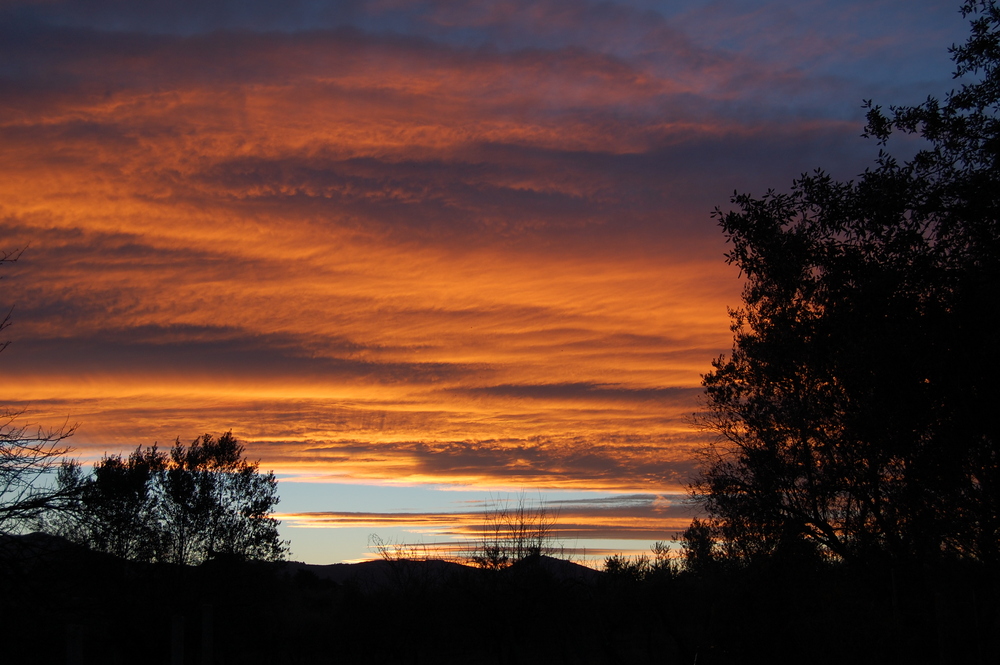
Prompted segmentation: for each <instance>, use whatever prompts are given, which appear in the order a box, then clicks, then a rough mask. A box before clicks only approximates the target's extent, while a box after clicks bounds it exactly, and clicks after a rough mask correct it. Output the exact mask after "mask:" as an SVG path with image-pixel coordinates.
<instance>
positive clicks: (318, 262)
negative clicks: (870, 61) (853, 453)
mask: <svg viewBox="0 0 1000 665" xmlns="http://www.w3.org/2000/svg"><path fill="white" fill-rule="evenodd" d="M98 5H100V6H99V7H98ZM355 5H357V6H356V7H355V10H356V14H357V16H360V17H362V18H361V19H358V20H360V21H361V23H359V24H357V25H354V24H350V23H348V24H340V23H337V22H336V21H334V22H333V23H330V24H322V25H320V23H321V22H320V23H317V24H316V25H313V22H311V19H310V21H306V22H305V24H304V25H302V26H299V27H293V28H288V27H287V26H285V27H281V26H284V24H281V26H274V27H272V24H271V23H267V26H266V29H264V28H263V27H262V28H260V29H254V28H247V27H245V25H244V24H243V23H239V22H237V23H236V24H234V25H233V26H226V25H222V26H221V27H219V28H218V29H213V30H209V29H208V28H205V29H203V30H200V29H197V28H190V29H189V28H188V27H185V25H186V24H183V21H182V22H181V23H178V24H174V23H171V22H170V21H168V20H166V18H164V17H161V18H162V19H163V21H162V26H161V25H160V23H157V24H156V29H155V30H151V29H147V28H148V26H147V28H139V27H135V26H143V25H146V23H144V21H145V20H146V19H144V18H143V16H144V14H143V12H142V11H140V10H135V12H138V13H135V14H134V15H133V13H129V12H132V10H129V11H127V12H125V14H128V17H130V18H128V20H126V18H124V14H123V15H122V16H123V17H119V18H121V22H117V21H112V22H110V23H109V24H108V25H114V26H116V27H115V28H114V29H110V28H109V27H107V26H104V25H97V26H90V27H87V26H88V25H89V24H87V23H86V21H87V20H90V19H88V18H87V17H84V18H80V16H82V15H79V16H78V15H77V14H76V13H75V12H76V9H75V8H74V7H72V6H69V5H67V6H63V5H62V4H59V3H55V5H53V6H52V7H51V8H50V9H51V11H53V12H56V13H58V12H68V13H66V16H68V17H70V18H67V19H66V22H65V23H62V24H60V23H51V24H50V23H49V22H47V19H44V17H42V18H39V19H38V21H37V22H36V23H37V24H31V25H28V24H25V26H26V27H25V26H22V28H23V29H22V28H18V30H20V32H17V31H15V32H16V35H15V36H16V37H17V39H16V40H13V41H11V40H7V41H6V42H3V43H0V56H2V57H3V58H5V59H6V60H5V61H10V62H11V63H14V64H12V65H11V66H10V67H7V68H6V69H2V68H0V84H2V86H3V88H2V90H3V93H2V95H0V99H2V101H0V141H2V142H3V146H4V148H3V150H2V151H0V233H2V242H0V248H15V247H28V250H27V251H26V252H25V253H24V255H23V257H22V259H21V260H20V261H19V262H18V263H17V264H16V265H15V266H7V267H6V268H5V271H4V281H3V283H2V287H3V288H2V290H0V297H2V300H3V303H4V304H6V305H10V304H16V309H15V310H14V326H13V327H11V328H10V329H9V331H8V332H9V334H10V337H11V339H12V341H13V344H12V345H11V346H10V348H8V349H7V350H6V351H5V352H4V354H3V356H2V357H0V367H2V368H3V372H4V382H3V384H2V385H0V403H2V404H4V405H7V406H10V407H11V408H26V409H29V410H30V413H31V418H32V419H33V420H34V421H37V422H39V423H42V424H43V425H58V424H60V423H62V422H66V421H67V420H68V422H70V423H74V422H78V423H79V424H80V427H79V429H78V430H77V433H76V435H75V436H74V437H73V439H72V443H73V445H74V446H75V447H76V449H77V450H76V454H77V455H79V456H80V457H81V458H83V459H87V460H94V459H97V458H99V457H100V456H101V455H102V454H104V453H105V452H117V451H120V450H123V449H128V448H132V447H134V446H136V445H139V444H147V445H148V444H150V443H152V442H153V441H158V442H160V445H164V444H169V443H170V442H172V441H173V440H174V439H175V437H178V436H180V437H181V439H182V440H190V439H193V438H194V437H195V436H197V435H199V434H201V433H203V432H216V433H218V432H220V431H225V430H228V429H232V430H233V432H234V434H235V435H236V436H237V437H238V438H240V439H241V440H244V441H245V442H247V444H248V448H249V452H250V454H251V456H253V457H255V458H257V457H259V458H260V459H261V464H262V466H263V467H264V468H267V469H274V470H275V471H277V472H278V473H280V474H282V476H283V478H284V480H285V481H286V482H289V483H291V482H298V483H302V484H308V483H313V484H319V483H324V482H325V483H330V482H337V483H359V484H364V483H368V484H374V485H382V484H384V485H394V486H399V485H413V486H417V485H427V486H446V487H467V488H475V489H477V490H480V489H481V490H483V491H485V490H489V489H494V488H499V487H504V488H530V489H538V488H547V489H552V490H560V491H579V492H585V491H607V492H611V493H615V494H616V495H617V494H621V493H637V492H638V493H650V494H657V493H668V492H679V491H682V490H683V487H684V485H685V483H686V482H687V480H688V478H689V477H690V474H691V472H692V470H693V468H694V466H695V464H696V461H695V455H694V452H695V450H696V449H697V447H698V446H699V445H701V444H702V443H703V442H704V440H705V436H706V435H705V434H704V433H702V432H699V431H698V430H697V428H696V427H695V426H694V425H693V424H692V422H691V414H692V412H694V411H696V410H697V409H698V407H699V399H700V397H699V395H700V389H699V385H700V375H701V374H702V373H704V372H706V371H707V370H708V369H709V368H710V362H711V360H712V359H713V358H715V357H717V356H718V355H719V354H720V353H723V352H725V351H726V350H727V348H728V347H729V345H730V341H731V333H730V331H729V317H728V314H727V306H732V305H735V304H737V303H738V302H739V295H740V280H739V279H738V276H737V275H736V274H735V271H734V270H732V269H730V268H728V267H727V266H726V265H724V262H723V253H724V251H725V245H724V241H723V239H722V238H721V236H720V234H719V233H718V231H717V229H716V227H715V225H714V223H713V221H712V220H711V218H710V211H711V210H712V208H713V206H715V205H719V204H724V203H725V201H726V197H727V196H728V195H729V194H730V193H731V192H732V190H733V189H734V188H740V189H744V188H750V187H751V186H755V185H756V183H758V182H759V181H761V180H766V182H767V183H768V184H770V185H774V183H776V182H777V183H780V182H785V181H786V180H787V179H788V178H790V177H793V176H794V175H797V174H798V173H800V172H801V171H803V170H806V169H810V168H813V167H814V166H815V165H816V164H815V162H814V160H813V156H814V154H818V152H819V151H821V150H828V149H829V148H830V146H836V147H837V150H840V148H839V146H841V145H842V144H843V143H844V139H845V137H854V136H855V135H856V134H857V131H858V124H857V122H855V121H854V120H851V119H845V115H844V113H842V112H840V111H837V112H833V113H814V112H812V110H815V108H817V107H816V106H815V105H816V104H819V103H820V102H817V101H816V100H820V101H822V100H825V99H828V98H830V97H831V96H832V95H840V93H841V92H842V89H841V88H839V87H838V86H841V85H843V84H842V83H841V82H837V81H833V80H832V79H831V78H830V77H828V76H825V75H820V74H815V73H814V72H812V71H810V70H808V68H805V67H797V66H794V65H783V66H780V67H778V66H776V65H775V61H774V60H773V58H772V56H771V55H767V54H765V53H764V52H765V51H768V49H767V48H764V46H767V44H765V45H764V46H761V44H759V43H756V42H753V40H752V39H751V38H749V37H747V36H746V35H744V34H743V33H742V32H739V31H735V32H734V33H733V34H734V35H737V36H738V37H739V39H738V40H737V41H738V42H739V44H741V45H742V47H743V48H745V49H746V50H745V52H734V51H732V50H727V49H729V47H728V46H726V47H719V46H710V45H709V44H715V41H718V40H719V39H722V38H720V37H718V35H717V34H716V32H717V31H714V32H712V31H708V30H702V28H698V29H697V30H696V31H695V32H697V33H698V36H692V34H694V33H691V34H689V33H688V32H685V30H686V29H687V30H689V31H690V30H692V29H694V28H691V26H695V27H697V26H702V27H704V24H705V21H706V20H707V19H706V17H705V15H704V10H703V9H699V8H687V9H685V10H683V11H681V10H677V13H676V14H675V15H671V16H670V17H669V18H668V17H667V16H666V15H663V16H661V15H659V14H656V13H655V12H651V11H645V10H643V11H639V10H637V9H634V8H631V7H624V6H618V5H615V4H614V3H596V4H590V3H583V2H580V3H577V2H573V3H560V2H544V3H537V2H532V3H514V4H510V3H500V4H497V3H454V2H448V3H415V2H404V3H380V2H374V3H372V2H360V3H352V5H351V6H352V7H354V6H355ZM88 6H89V5H88ZM310 6H311V5H310ZM296 7H298V5H296ZM91 10H92V11H93V16H105V14H104V13H102V12H108V11H111V12H112V13H114V12H117V11H123V12H124V11H125V9H123V8H119V9H113V8H110V9H109V8H108V7H105V6H104V5H102V4H101V3H97V4H96V5H95V7H93V8H91ZM91 10H88V11H91ZM298 10H302V11H306V10H305V9H304V8H303V7H298V9H297V10H296V11H298ZM24 11H25V12H28V10H27V9H25V10H24ZM32 11H33V10H32ZM242 11H246V12H250V13H252V11H254V10H253V9H252V8H249V7H248V8H245V10H241V12H242ZM289 11H292V10H291V9H289ZM310 11H311V10H310ZM330 11H331V12H332V14H331V16H332V15H333V14H336V13H337V11H339V9H336V8H332V9H330ZM28 13H31V12H28ZM237 13H239V12H237ZM307 13H308V12H307ZM397 13H401V14H399V15H400V16H405V17H406V19H405V22H404V23H405V25H406V26H408V27H407V28H406V29H407V30H410V29H412V30H414V31H416V32H414V33H413V34H412V35H408V34H406V35H404V34H401V33H400V30H401V29H400V28H398V26H399V25H403V24H404V23H393V22H392V20H390V19H391V18H392V17H393V16H396V14H397ZM12 15H13V14H12ZM60 15H61V14H60ZM221 15H222V14H220V16H221ZM248 15H249V14H248ZM338 15H339V14H338ZM4 16H6V14H4V15H3V16H0V29H7V28H5V27H4V26H6V24H5V23H3V21H5V20H7V19H5V18H4ZM87 16H90V14H88V15H87ZM157 16H159V15H158V14H157ZM836 16H838V17H839V16H840V14H839V13H836ZM73 17H76V18H73ZM365 17H367V18H365ZM387 17H388V18H387ZM8 18H9V17H8ZM147 18H148V17H147ZM203 18H204V17H203ZM43 19H44V20H43ZM362 19H363V20H362ZM397 19H398V16H397ZM10 20H12V21H13V20H14V19H10ZM93 20H98V19H96V18H95V19H93ZM101 20H103V19H101ZM149 20H153V21H154V23H156V22H157V21H160V19H155V20H154V19H149ZM205 20H206V21H208V22H207V23H205V25H214V24H213V23H212V22H211V20H208V19H205ZM212 20H214V19H212ZM248 20H250V19H248ZM269 20H270V19H269ZM318 20H319V19H317V21H318ZM382 20H385V21H387V23H386V25H387V26H397V27H387V28H386V29H385V30H380V29H378V28H377V27H373V26H377V24H378V22H379V21H382ZM393 20H395V19H393ZM717 20H720V19H718V18H717V17H716V18H712V21H713V23H712V25H714V21H717ZM742 20H749V21H751V22H753V21H758V20H760V16H759V15H758V14H754V16H752V17H743V18H742V19H736V18H727V19H726V20H725V21H724V24H725V25H728V26H730V27H733V26H737V25H738V24H739V21H742ZM831 20H839V19H836V17H834V18H831ZM80 21H82V22H83V23H80ZM129 21H134V22H135V23H129ZM366 21H367V22H366ZM730 21H731V22H730ZM251 23H252V21H251ZM81 25H83V26H84V27H79V26H81ZM129 25H132V26H133V27H132V28H129V27H128V26H129ZM248 25H249V24H248ZM754 25H756V23H754ZM74 26H77V27H74ZM168 26H174V27H173V28H171V27H168ZM359 26H360V27H359ZM161 27H162V29H161ZM286 28H287V29H286ZM143 30H146V31H145V32H144V31H143ZM172 30H173V31H174V33H175V34H172V32H171V31H172ZM699 30H700V32H698V31H699ZM449 31H457V32H449ZM470 31H471V32H470ZM477 31H478V32H477ZM709 32H712V34H711V35H710V34H709ZM758 32H760V31H758ZM472 33H475V34H476V35H479V36H480V37H482V39H483V40H484V41H478V42H477V41H476V40H474V39H472V40H471V41H469V42H466V41H465V37H466V36H468V34H472ZM4 34H7V33H4ZM11 34H14V33H11ZM754 34H756V33H754ZM761 34H764V33H763V32H761ZM470 39H471V37H470ZM522 39H523V40H526V41H525V43H524V44H521V42H520V41H519V40H522ZM550 40H551V43H550ZM713 40H715V41H713ZM748 40H749V42H753V43H749V44H748V43H747V42H748ZM723 41H724V40H723ZM765 41H766V40H765ZM806 42H808V43H806ZM789 43H790V44H793V45H794V48H795V49H798V50H797V51H796V53H799V52H801V53H804V54H808V56H809V58H810V60H809V62H811V63H817V62H820V61H822V58H823V57H827V56H824V55H823V54H824V53H825V54H827V55H829V54H830V53H835V52H836V49H837V48H840V46H841V41H839V40H832V41H830V40H827V41H824V40H822V39H811V40H806V41H802V40H792V41H791V42H789ZM789 48H792V47H789ZM866 48H867V49H868V50H866ZM872 48H874V47H870V46H869V47H866V46H865V45H864V44H853V43H852V45H851V50H850V52H849V54H853V55H851V57H856V58H863V57H866V53H868V54H870V52H873V51H871V49H872ZM876 51H877V49H876ZM768 53H770V51H768ZM793 55H794V54H793ZM788 60H789V62H793V61H796V60H795V58H794V57H789V58H788ZM816 66H817V67H819V65H816ZM817 71H819V70H817ZM831 91H832V92H831ZM859 99H860V97H859ZM793 102H794V103H793ZM790 104H791V106H789V105H790ZM858 113H859V114H860V112H858ZM810 151H812V152H810ZM852 163H853V162H852ZM852 168H853V167H852ZM775 174H780V175H778V176H775ZM748 183H749V184H748ZM643 506H644V507H642V508H641V510H639V509H637V510H638V512H634V513H630V514H629V515H623V516H618V517H615V516H613V515H612V514H611V513H608V512H599V511H598V512H592V513H588V514H587V515H578V516H577V517H579V519H578V520H576V521H573V520H569V521H567V523H566V526H565V529H567V530H572V529H577V531H578V532H579V533H585V534H591V535H593V534H597V533H599V532H600V533H604V534H605V535H608V534H613V533H617V534H619V536H622V535H623V534H631V535H636V534H640V535H641V536H642V537H646V536H648V535H651V534H652V533H654V532H657V533H658V532H660V531H662V530H664V529H671V530H672V529H675V527H677V525H678V524H679V523H680V522H679V520H683V519H684V517H683V516H680V515H679V514H674V513H670V515H669V516H667V515H666V514H665V513H664V514H659V513H656V511H655V510H654V508H653V507H652V504H650V505H646V504H643ZM314 508H315V510H313V507H309V508H307V509H301V510H300V509H298V508H296V509H294V510H289V513H288V514H287V515H286V516H285V517H286V519H287V520H288V522H289V523H291V524H294V525H298V526H302V527H305V526H308V525H316V524H324V525H326V526H330V525H334V524H335V525H337V526H338V528H340V527H343V528H348V527H345V526H344V524H346V523H347V522H346V521H350V520H361V522H358V524H360V523H363V524H365V525H367V524H370V523H374V522H378V521H379V520H382V521H383V523H386V524H388V523H390V522H393V520H397V522H398V520H403V519H404V518H403V517H398V519H397V518H396V517H391V514H390V512H387V511H375V510H373V511H367V512H368V513H370V515H369V516H368V517H364V518H362V517H357V516H355V517H350V516H349V515H348V513H350V512H351V511H348V510H339V509H338V510H331V509H330V508H329V507H328V506H321V505H320V506H315V507H314ZM567 510H568V509H567ZM643 511H645V512H643ZM358 512H359V513H363V512H366V511H364V510H360V511H358ZM436 514H437V513H432V512H427V513H426V515H425V517H424V518H421V519H425V518H426V520H430V521H431V522H433V520H435V519H440V520H444V521H442V522H441V523H440V524H437V525H436V526H434V528H435V529H438V528H440V529H444V530H445V531H447V530H448V529H452V530H453V531H454V534H453V535H455V534H459V533H465V532H464V531H462V530H463V529H465V528H466V527H467V525H468V523H467V522H464V521H462V520H466V519H468V518H470V515H471V513H470V514H466V513H464V512H463V511H461V510H457V511H454V512H453V513H448V514H449V515H451V517H447V518H445V517H440V516H439V517H434V515H436ZM441 514H442V515H443V514H444V513H441ZM323 515H325V517H324V516H323ZM455 515H460V516H463V517H461V519H459V518H456V517H454V516H455ZM412 519H416V518H412ZM338 520H339V521H338ZM364 520H368V521H367V522H365V521H364ZM455 520H458V521H457V522H456V521H455ZM404 521H405V520H404ZM393 523H396V522H393ZM435 524H436V523H435ZM574 524H575V525H576V526H573V525H574ZM601 525H603V526H601ZM355 526H356V524H355ZM411 526H419V525H416V524H414V525H411ZM602 529H603V531H602ZM616 529H617V531H616ZM445 531H441V533H445ZM631 535H630V536H629V537H631ZM609 537H615V536H609ZM623 537H624V536H623ZM637 537H638V536H637Z"/></svg>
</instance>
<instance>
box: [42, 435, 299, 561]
mask: <svg viewBox="0 0 1000 665" xmlns="http://www.w3.org/2000/svg"><path fill="white" fill-rule="evenodd" d="M243 453H244V446H243V444H241V443H240V442H239V441H238V440H237V439H236V438H235V437H234V436H233V435H232V433H231V432H227V433H225V434H223V435H222V436H220V437H219V438H215V437H213V436H212V435H210V434H205V435H204V436H201V437H198V438H197V439H195V440H194V441H193V442H192V443H191V445H189V446H184V445H183V444H181V443H180V441H179V440H178V441H177V442H175V444H174V446H173V447H172V448H171V450H170V452H169V454H167V453H164V452H161V451H159V450H158V449H157V447H156V446H155V445H153V446H152V447H148V448H143V447H142V446H140V447H139V448H137V449H136V450H135V451H133V452H132V453H131V454H130V455H129V456H128V457H125V458H123V457H121V456H120V455H109V456H106V457H104V459H102V460H101V461H100V462H98V463H97V464H96V465H95V466H94V471H93V473H92V474H90V475H86V476H85V475H84V474H83V473H82V471H81V468H80V466H79V465H78V464H73V463H69V464H66V465H65V466H64V467H63V469H62V470H61V473H60V477H59V483H60V486H61V487H63V488H65V490H66V491H67V492H69V491H75V492H76V495H77V496H78V497H79V498H78V501H77V503H76V506H75V510H73V511H71V512H68V513H67V512H64V513H61V514H59V515H56V516H54V519H52V520H50V522H49V524H48V528H49V529H50V530H51V531H53V532H55V533H57V534H59V535H63V536H65V537H67V538H70V539H71V540H74V541H76V542H79V543H81V544H85V545H87V546H88V547H91V548H92V549H96V550H98V551H103V552H109V553H111V554H115V555H117V556H120V557H123V558H128V559H134V560H140V561H166V562H171V563H179V564H198V563H202V562H204V561H206V560H208V559H210V558H213V557H216V556H226V557H237V558H240V559H256V560H265V561H271V560H277V559H282V558H284V556H285V554H286V553H287V551H288V547H287V543H286V542H284V541H282V540H281V538H280V537H279V534H278V528H277V527H278V524H279V522H278V520H276V519H275V518H274V517H272V516H271V513H272V512H273V510H274V506H275V505H276V504H277V503H278V494H277V480H276V479H275V477H274V474H273V473H261V472H260V470H259V468H258V463H257V462H250V461H248V460H246V459H245V458H244V455H243Z"/></svg>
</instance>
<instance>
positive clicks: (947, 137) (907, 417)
mask: <svg viewBox="0 0 1000 665" xmlns="http://www.w3.org/2000/svg"><path fill="white" fill-rule="evenodd" d="M962 11H963V13H964V14H965V15H967V16H968V15H975V16H976V18H975V20H974V21H973V22H972V35H971V37H970V39H969V40H968V42H967V43H966V44H965V45H964V46H962V47H953V48H952V53H953V59H954V61H955V62H956V64H957V69H956V77H961V76H971V77H972V78H973V79H974V80H973V81H972V82H970V83H967V84H965V85H963V86H962V87H961V88H960V89H959V90H957V91H954V92H952V93H951V94H949V95H948V96H947V97H946V98H945V100H944V101H943V102H940V101H938V100H937V99H934V98H928V100H927V101H926V102H925V103H923V104H921V105H919V106H913V107H900V108H890V109H889V111H888V113H886V112H884V111H883V110H882V109H881V108H880V107H878V106H873V105H871V103H867V107H868V109H869V110H868V124H867V127H866V132H865V133H866V135H867V136H870V137H874V138H876V139H877V140H878V141H879V143H880V145H881V144H885V143H886V142H887V141H888V139H889V137H890V135H891V134H892V133H893V132H894V131H902V132H907V133H916V134H919V135H920V136H921V137H922V138H923V139H924V140H925V141H926V143H927V147H925V149H923V150H921V151H920V152H919V153H918V154H917V155H916V156H915V157H914V158H913V159H912V160H909V161H907V162H905V163H902V164H900V163H899V162H897V161H896V160H895V159H894V158H893V157H892V156H890V155H888V154H887V153H885V152H884V151H881V152H880V155H879V158H878V160H877V163H876V166H875V168H872V169H869V170H866V171H865V172H864V174H863V175H861V176H860V177H859V179H858V180H857V181H856V182H854V181H852V182H846V183H845V182H836V181H834V180H833V179H832V178H831V177H830V176H829V175H827V174H826V173H824V172H822V171H816V172H815V173H813V174H808V175H803V176H802V178H800V179H799V180H797V181H795V182H794V183H793V186H792V190H791V192H790V193H787V194H784V193H776V192H774V191H769V192H768V193H767V194H765V195H764V196H763V197H762V198H760V199H755V198H753V197H751V196H749V195H745V194H743V195H734V197H733V199H732V202H733V203H734V204H735V206H736V208H737V209H736V210H734V211H731V212H722V211H719V210H717V211H716V216H717V218H718V219H719V221H720V223H721V226H722V228H723V231H724V232H725V234H726V236H727V238H728V240H729V241H730V242H731V243H732V250H731V251H730V252H729V253H728V254H727V260H728V262H730V263H732V264H735V265H737V266H739V268H740V269H741V271H742V273H743V274H744V275H745V276H746V280H747V283H746V287H745V290H744V294H743V301H744V305H743V307H742V308H740V309H738V310H735V311H732V312H731V316H732V319H733V325H732V329H733V332H734V346H733V350H732V353H731V354H730V355H729V356H728V357H725V356H723V357H721V358H719V359H717V360H716V361H715V362H714V363H713V366H714V370H713V371H712V372H710V373H709V374H707V375H706V376H705V377H704V386H705V391H706V396H707V410H706V413H705V414H704V415H703V418H704V424H705V425H706V426H707V427H708V428H710V429H711V430H714V431H715V432H717V433H718V434H719V435H720V439H719V441H718V442H717V443H716V444H715V445H714V446H712V447H711V448H710V449H709V450H708V451H707V453H706V460H705V465H704V468H703V472H702V475H701V476H700V478H699V479H698V480H697V482H696V483H695V484H694V485H693V488H692V489H693V492H694V494H695V496H696V498H698V499H699V500H700V501H701V502H702V503H703V504H704V506H705V508H706V509H707V511H708V514H709V516H710V519H709V520H708V521H707V522H705V523H702V524H699V525H697V526H698V528H697V529H695V531H693V532H692V533H691V535H692V536H693V537H696V540H695V541H692V542H693V546H697V547H702V548H704V545H705V543H706V542H707V543H709V544H710V545H709V546H710V547H715V548H716V549H718V550H719V552H718V553H722V554H726V555H729V557H730V558H732V559H736V560H740V561H752V560H755V559H759V558H761V557H773V556H776V555H781V554H782V553H786V554H794V555H795V556H797V557H801V556H806V555H808V556H813V555H819V556H834V557H837V558H842V559H848V560H863V561H872V560H878V559H890V560H901V559H909V560H914V559H915V560H921V561H933V560H936V559H938V558H940V557H942V556H953V557H958V558H969V559H972V560H977V561H982V562H989V563H992V564H996V563H1000V551H998V543H1000V517H998V516H1000V450H998V448H997V443H998V437H997V424H996V419H995V417H993V416H992V415H990V414H991V411H992V408H993V402H994V400H993V396H994V393H995V389H994V388H993V384H994V383H995V377H996V376H997V373H998V371H1000V362H998V361H1000V356H998V352H997V345H996V344H995V336H996V332H997V330H998V329H1000V317H998V310H997V308H996V307H995V306H994V303H995V302H996V301H997V298H998V296H1000V226H998V210H1000V169H998V166H1000V164H998V159H1000V135H998V132H997V129H998V118H997V112H998V109H1000V75H998V71H997V65H998V62H1000V9H998V7H997V5H996V3H995V2H993V1H992V0H991V1H981V2H967V3H966V4H965V5H964V6H963V8H962ZM706 527H707V528H708V529H709V530H710V532H711V536H710V537H708V539H707V540H706V538H705V533H702V531H704V529H705V528H706ZM713 539H718V540H719V543H720V544H719V545H711V543H712V541H713ZM692 551H693V550H692ZM705 554H706V553H705V552H700V553H699V555H698V556H699V557H700V559H701V560H702V561H707V560H709V559H710V558H711V557H710V556H705Z"/></svg>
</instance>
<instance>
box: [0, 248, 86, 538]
mask: <svg viewBox="0 0 1000 665" xmlns="http://www.w3.org/2000/svg"><path fill="white" fill-rule="evenodd" d="M20 256H21V250H14V251H9V252H3V253H0V267H2V266H6V265H9V264H11V263H14V262H15V261H17V260H18V258H20ZM10 322H11V311H8V312H7V313H6V314H5V315H4V316H3V318H2V319H0V331H3V330H5V329H6V328H7V327H8V326H10ZM8 344H9V342H8V341H3V342H0V351H3V350H4V349H6V348H7V345H8ZM23 415H24V412H23V411H16V410H9V409H2V410H0V535H4V534H7V533H11V532H16V531H19V530H21V529H22V528H23V527H24V526H25V525H26V524H30V523H32V522H33V521H34V520H35V519H37V517H38V516H39V515H40V514H42V513H43V512H45V511H47V510H54V509H57V508H60V507H62V506H63V505H64V504H65V502H66V501H67V500H68V499H70V498H71V496H72V495H71V493H69V492H66V491H63V490H62V489H55V488H53V487H52V486H51V485H47V484H45V483H43V482H42V480H43V479H44V477H45V476H46V474H48V473H49V472H50V471H53V470H54V469H56V468H57V467H58V466H59V464H60V462H61V458H62V457H63V455H65V454H66V453H67V452H68V451H69V449H68V448H67V447H65V446H64V445H63V441H65V440H66V439H67V438H69V437H70V436H72V434H73V430H74V428H73V427H65V426H64V427H62V428H61V429H53V430H49V431H44V430H42V429H41V428H38V429H35V430H34V431H31V429H29V427H28V426H26V425H21V424H20V423H19V420H20V418H21V417H22V416H23Z"/></svg>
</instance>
